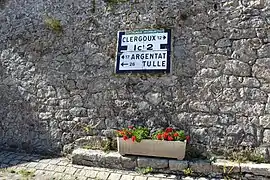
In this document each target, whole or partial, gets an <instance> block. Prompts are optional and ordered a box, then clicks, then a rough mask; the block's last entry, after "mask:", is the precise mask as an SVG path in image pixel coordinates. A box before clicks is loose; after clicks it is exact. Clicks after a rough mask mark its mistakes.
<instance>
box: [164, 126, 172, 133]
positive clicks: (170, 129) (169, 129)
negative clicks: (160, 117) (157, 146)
mask: <svg viewBox="0 0 270 180" xmlns="http://www.w3.org/2000/svg"><path fill="white" fill-rule="evenodd" d="M165 131H166V132H167V133H170V132H172V131H173V128H171V127H168V128H166V130H165Z"/></svg>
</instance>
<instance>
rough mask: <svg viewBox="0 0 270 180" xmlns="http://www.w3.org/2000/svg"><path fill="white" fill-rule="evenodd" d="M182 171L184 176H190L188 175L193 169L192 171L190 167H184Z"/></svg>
mask: <svg viewBox="0 0 270 180" xmlns="http://www.w3.org/2000/svg"><path fill="white" fill-rule="evenodd" d="M183 172H184V174H185V175H186V176H190V175H192V173H193V171H192V169H191V168H186V169H184V170H183Z"/></svg>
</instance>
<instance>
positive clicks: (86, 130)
mask: <svg viewBox="0 0 270 180" xmlns="http://www.w3.org/2000/svg"><path fill="white" fill-rule="evenodd" d="M83 130H84V131H85V132H86V133H87V134H89V133H90V132H92V126H84V127H83Z"/></svg>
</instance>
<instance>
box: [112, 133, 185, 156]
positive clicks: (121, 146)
mask: <svg viewBox="0 0 270 180" xmlns="http://www.w3.org/2000/svg"><path fill="white" fill-rule="evenodd" d="M117 147H118V152H119V154H121V155H125V154H132V155H142V156H156V157H165V158H176V159H178V160H182V159H184V157H185V152H186V141H184V142H182V141H160V140H151V139H145V140H142V141H141V142H139V143H138V142H132V140H131V139H128V140H126V141H125V140H123V138H121V137H117Z"/></svg>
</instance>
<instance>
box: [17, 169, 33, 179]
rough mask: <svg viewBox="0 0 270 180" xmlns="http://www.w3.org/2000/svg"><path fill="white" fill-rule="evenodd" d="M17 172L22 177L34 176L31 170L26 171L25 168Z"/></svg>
mask: <svg viewBox="0 0 270 180" xmlns="http://www.w3.org/2000/svg"><path fill="white" fill-rule="evenodd" d="M18 174H20V175H22V176H23V177H34V176H35V175H34V172H33V171H27V170H25V169H22V170H20V171H18Z"/></svg>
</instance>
